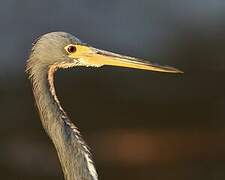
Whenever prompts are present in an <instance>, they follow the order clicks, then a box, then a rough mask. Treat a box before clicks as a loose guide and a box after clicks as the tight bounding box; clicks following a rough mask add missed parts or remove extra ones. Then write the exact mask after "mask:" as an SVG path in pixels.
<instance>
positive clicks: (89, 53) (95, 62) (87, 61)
mask: <svg viewBox="0 0 225 180" xmlns="http://www.w3.org/2000/svg"><path fill="white" fill-rule="evenodd" d="M76 48H77V51H76V52H75V53H73V54H71V55H70V57H71V58H73V59H75V60H77V62H76V63H77V65H80V66H94V67H100V66H103V65H108V66H119V67H127V68H135V69H143V70H149V71H158V72H167V73H183V72H182V71H180V70H178V69H176V68H173V67H169V66H160V65H156V64H152V63H150V62H147V61H143V60H141V59H138V58H134V57H129V56H123V55H120V54H116V53H112V52H108V51H104V50H100V49H96V48H93V47H89V46H85V45H76Z"/></svg>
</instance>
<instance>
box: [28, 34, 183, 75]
mask: <svg viewBox="0 0 225 180" xmlns="http://www.w3.org/2000/svg"><path fill="white" fill-rule="evenodd" d="M30 60H31V61H33V62H32V65H34V64H38V65H39V66H45V67H50V66H55V67H57V68H69V67H77V66H86V67H101V66H103V65H108V66H120V67H127V68H135V69H143V70H150V71H159V72H170V73H181V71H180V70H178V69H176V68H172V67H169V66H160V65H156V64H152V63H150V62H147V61H143V60H141V59H138V58H134V57H129V56H124V55H120V54H116V53H112V52H109V51H104V50H100V49H97V48H94V47H91V46H89V45H87V44H84V43H82V42H81V41H80V40H79V39H77V38H76V37H74V36H73V35H71V34H69V33H65V32H51V33H48V34H45V35H43V36H41V37H40V38H39V39H38V40H37V41H36V43H35V44H34V46H33V48H32V53H31V56H30Z"/></svg>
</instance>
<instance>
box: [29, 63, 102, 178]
mask: <svg viewBox="0 0 225 180" xmlns="http://www.w3.org/2000/svg"><path fill="white" fill-rule="evenodd" d="M56 69H57V67H56V66H51V67H50V68H44V69H42V70H40V69H33V71H32V69H30V70H29V73H30V79H31V81H32V86H33V93H34V97H35V101H36V104H37V107H38V110H39V115H40V117H41V121H42V125H43V127H44V129H45V131H46V132H47V134H48V135H49V137H50V139H51V140H52V142H53V144H54V146H55V148H56V151H57V154H58V157H59V160H60V163H61V167H62V169H63V173H64V177H65V179H66V180H97V179H98V177H97V173H96V170H95V167H94V165H93V161H92V159H91V154H90V152H89V150H88V147H87V145H86V143H85V142H84V140H83V139H82V137H81V135H80V132H79V131H78V129H77V127H76V126H75V125H74V124H73V123H72V122H71V121H70V119H69V118H68V117H67V115H66V113H65V111H64V110H63V108H62V107H61V105H60V103H59V100H58V98H57V96H56V93H55V87H54V73H55V71H56ZM34 71H35V72H34ZM43 72H44V73H43Z"/></svg>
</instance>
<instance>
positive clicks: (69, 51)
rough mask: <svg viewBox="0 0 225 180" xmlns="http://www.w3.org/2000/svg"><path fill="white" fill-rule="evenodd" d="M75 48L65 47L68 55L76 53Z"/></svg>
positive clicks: (71, 46)
mask: <svg viewBox="0 0 225 180" xmlns="http://www.w3.org/2000/svg"><path fill="white" fill-rule="evenodd" d="M76 50H77V48H76V47H75V46H74V45H70V46H68V47H67V51H68V53H74V52H76Z"/></svg>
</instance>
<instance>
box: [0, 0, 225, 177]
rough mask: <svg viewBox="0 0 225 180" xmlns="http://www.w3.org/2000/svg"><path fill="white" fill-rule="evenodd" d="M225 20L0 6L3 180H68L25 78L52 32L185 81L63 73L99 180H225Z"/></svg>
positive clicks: (93, 6) (86, 7)
mask: <svg viewBox="0 0 225 180" xmlns="http://www.w3.org/2000/svg"><path fill="white" fill-rule="evenodd" d="M224 18H225V1H224V0H189V1H184V0H174V1H163V0H110V1H106V0H95V1H91V0H64V1H60V0H54V1H53V0H45V1H31V0H20V1H17V0H8V1H1V2H0V27H1V28H0V32H1V33H0V51H1V53H0V109H1V110H0V112H1V126H0V141H1V144H0V152H1V153H0V174H1V179H7V180H11V179H23V180H28V179H32V180H36V179H42V180H45V179H46V180H47V179H48V180H51V179H52V180H53V179H54V180H56V179H61V180H62V179H63V175H62V172H61V169H60V165H59V162H58V158H57V155H56V152H55V149H54V147H53V145H52V144H51V142H50V140H49V138H48V137H47V136H46V134H45V132H44V130H43V129H42V126H41V123H40V120H39V117H38V114H37V112H36V108H35V106H34V101H33V97H32V92H31V87H30V83H29V81H28V80H27V76H26V75H25V73H24V68H25V64H26V59H27V58H28V55H29V51H30V48H31V44H32V42H33V41H34V40H35V39H36V38H37V37H39V36H40V35H42V34H44V33H47V32H51V31H66V32H70V33H72V34H74V35H75V36H77V37H79V38H80V39H81V40H83V41H84V42H86V43H88V44H91V45H93V46H95V47H97V48H102V49H105V50H110V51H113V52H117V53H122V54H126V55H130V56H135V57H141V58H144V59H146V60H150V61H152V62H156V63H159V64H162V65H170V66H174V67H177V68H179V69H181V70H183V71H185V74H182V75H174V74H164V73H153V72H147V71H140V70H132V69H125V68H115V67H103V68H99V69H92V68H77V69H71V70H68V71H63V70H61V71H59V72H58V73H57V75H56V89H57V94H58V96H59V99H60V100H61V102H62V105H63V106H64V108H65V110H66V111H67V112H68V114H69V115H70V117H71V119H72V120H73V121H74V122H76V125H77V126H78V127H79V129H80V130H81V132H82V134H83V136H84V139H85V140H86V141H87V142H88V144H89V146H90V147H91V149H92V153H93V155H94V160H95V163H96V167H97V171H98V174H99V179H108V180H115V179H130V180H136V179H140V180H146V179H152V180H180V179H182V180H190V179H192V180H201V179H204V180H211V179H212V180H222V179H225V143H224V141H225V139H224V138H225V131H224V130H225V83H224V76H225V21H224Z"/></svg>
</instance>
